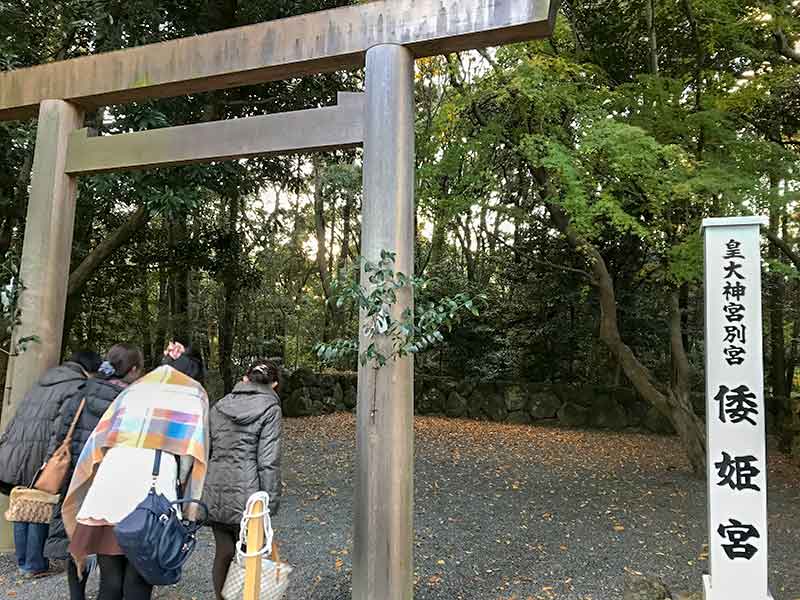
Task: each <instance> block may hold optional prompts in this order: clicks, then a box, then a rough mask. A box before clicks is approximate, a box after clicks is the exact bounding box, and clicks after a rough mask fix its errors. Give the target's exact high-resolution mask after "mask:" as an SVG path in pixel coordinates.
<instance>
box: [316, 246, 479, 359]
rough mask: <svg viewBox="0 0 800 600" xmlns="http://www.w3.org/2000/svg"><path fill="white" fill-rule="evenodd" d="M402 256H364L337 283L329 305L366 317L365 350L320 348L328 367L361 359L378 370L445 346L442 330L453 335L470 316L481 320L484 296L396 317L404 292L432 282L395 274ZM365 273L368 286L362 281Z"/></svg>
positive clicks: (354, 345) (351, 343) (460, 297)
mask: <svg viewBox="0 0 800 600" xmlns="http://www.w3.org/2000/svg"><path fill="white" fill-rule="evenodd" d="M396 257H397V254H396V253H395V252H392V251H390V250H382V251H381V256H380V260H378V261H377V262H373V261H369V260H366V259H365V258H363V257H359V260H358V261H357V263H356V265H355V266H354V267H353V268H351V270H350V273H349V274H348V276H347V277H343V278H342V279H341V280H339V281H336V282H333V284H332V291H333V294H332V297H331V299H330V300H329V301H330V302H335V303H336V307H337V308H342V307H344V306H345V305H351V306H354V307H356V308H358V309H359V311H361V312H362V314H363V315H364V319H363V322H362V329H361V331H362V333H363V335H364V336H365V338H366V339H367V341H368V343H367V344H366V346H367V347H366V349H364V350H363V351H361V352H360V353H359V346H358V340H357V339H338V340H334V341H332V342H328V343H320V344H317V345H316V346H315V348H314V349H315V351H316V353H317V356H318V357H319V359H320V360H321V361H322V362H323V363H333V362H335V361H337V360H341V359H343V358H346V357H348V356H352V355H354V354H358V360H359V363H360V364H361V365H362V366H365V365H367V364H371V366H372V367H373V368H375V369H379V368H381V367H383V366H384V365H386V363H388V362H389V361H391V360H396V359H398V358H402V357H404V356H407V355H409V354H418V353H420V352H423V351H425V350H428V349H429V348H431V347H433V346H435V345H437V344H439V343H441V342H443V341H444V334H443V331H452V329H453V327H454V326H455V325H457V324H458V323H460V322H461V321H462V320H463V319H464V318H465V317H466V316H467V315H468V314H472V315H474V316H479V315H480V310H479V304H485V303H486V297H485V296H484V295H483V294H479V295H476V296H474V297H473V296H470V295H469V294H463V293H462V294H457V295H455V296H452V297H444V298H441V299H439V300H437V301H435V302H425V303H420V304H419V305H418V306H417V310H416V311H412V310H411V308H406V309H405V310H403V312H402V313H401V315H400V318H399V319H398V318H395V317H394V316H393V313H394V310H393V309H394V306H395V304H397V300H398V294H399V293H400V292H401V290H403V289H406V288H410V289H411V290H412V291H413V292H414V293H415V294H416V293H417V292H422V291H424V290H425V289H426V288H427V287H428V286H429V285H430V284H431V282H432V280H431V279H430V278H426V277H409V276H408V275H406V274H405V273H402V272H400V271H396V270H395V260H396ZM360 267H361V268H363V270H364V273H365V276H366V279H367V282H368V285H367V286H364V285H361V284H360V283H359V282H358V281H359V279H358V270H359V268H360Z"/></svg>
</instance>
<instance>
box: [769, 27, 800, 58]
mask: <svg viewBox="0 0 800 600" xmlns="http://www.w3.org/2000/svg"><path fill="white" fill-rule="evenodd" d="M772 37H773V38H774V39H775V45H776V46H777V50H778V54H780V55H781V56H783V57H784V58H788V59H789V60H791V61H792V62H794V63H796V64H798V65H800V52H798V51H797V50H795V49H794V48H793V47H792V45H791V44H789V40H788V39H787V37H786V34H785V33H784V32H783V29H781V28H780V27H778V28H777V29H776V30H775V31H773V32H772Z"/></svg>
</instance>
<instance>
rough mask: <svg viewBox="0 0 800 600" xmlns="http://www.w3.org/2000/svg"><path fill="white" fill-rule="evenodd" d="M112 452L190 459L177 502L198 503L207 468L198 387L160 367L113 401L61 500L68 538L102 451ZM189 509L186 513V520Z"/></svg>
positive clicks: (204, 408) (204, 413)
mask: <svg viewBox="0 0 800 600" xmlns="http://www.w3.org/2000/svg"><path fill="white" fill-rule="evenodd" d="M115 446H126V447H129V448H149V449H152V450H158V449H160V450H164V451H165V452H169V453H171V454H174V455H176V456H191V457H193V458H194V465H193V467H192V472H191V477H190V478H189V481H188V482H187V483H186V487H185V489H184V493H183V496H184V497H185V498H191V499H195V500H200V498H201V496H202V494H203V482H204V481H205V477H206V468H207V466H208V397H207V396H206V392H205V390H204V389H203V386H201V385H200V384H199V383H197V382H196V381H195V380H194V379H191V378H190V377H187V376H186V375H184V374H183V373H181V372H180V371H176V370H175V369H173V368H172V367H169V366H163V367H159V368H157V369H155V370H154V371H151V372H150V373H148V374H147V375H145V376H144V377H142V378H141V379H139V380H138V381H137V382H136V383H134V384H133V385H131V386H130V387H129V388H127V389H126V390H124V391H123V392H122V393H121V394H120V395H119V396H117V398H116V400H114V402H113V403H112V404H111V406H109V407H108V410H106V413H105V414H104V415H103V418H102V419H100V422H99V423H98V424H97V427H95V429H94V431H93V432H92V435H91V436H90V437H89V440H88V441H87V442H86V445H85V446H84V447H83V450H82V451H81V455H80V458H79V459H78V464H77V465H76V467H75V473H74V475H73V476H72V481H71V482H70V486H69V491H68V492H67V495H66V497H65V499H64V505H63V508H62V514H63V517H64V527H65V528H66V530H67V534H68V535H69V536H70V537H72V534H73V532H74V531H75V526H76V520H77V516H78V512H79V511H80V507H81V504H82V503H83V499H84V498H85V497H86V493H87V492H88V490H89V488H90V487H91V484H92V481H93V480H94V475H95V473H96V472H97V467H98V465H99V464H100V462H101V461H102V460H103V457H104V456H105V453H106V451H107V450H108V449H109V448H114V447H115ZM195 506H196V505H194V504H193V505H191V506H190V509H189V510H187V513H189V515H188V516H189V517H190V518H191V516H192V511H191V508H192V507H195Z"/></svg>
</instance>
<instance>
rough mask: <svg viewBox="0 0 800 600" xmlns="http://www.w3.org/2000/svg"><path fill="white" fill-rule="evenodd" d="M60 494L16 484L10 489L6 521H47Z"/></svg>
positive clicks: (51, 515)
mask: <svg viewBox="0 0 800 600" xmlns="http://www.w3.org/2000/svg"><path fill="white" fill-rule="evenodd" d="M60 498H61V496H59V495H58V494H49V493H47V492H43V491H41V490H36V489H33V488H28V487H25V486H17V487H15V488H14V489H13V490H11V497H10V498H9V506H8V510H7V511H6V514H5V517H6V521H9V522H12V523H49V522H50V519H51V518H52V517H53V507H54V506H55V505H56V504H58V501H59V499H60Z"/></svg>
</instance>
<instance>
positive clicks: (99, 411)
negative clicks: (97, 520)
mask: <svg viewBox="0 0 800 600" xmlns="http://www.w3.org/2000/svg"><path fill="white" fill-rule="evenodd" d="M123 389H124V388H123V387H122V386H121V385H118V384H117V383H113V382H111V381H107V380H104V379H89V380H88V381H87V382H86V383H84V384H83V385H82V386H81V387H80V388H78V390H77V391H76V392H75V393H74V394H73V395H72V396H70V397H69V398H68V399H67V401H66V402H64V405H63V406H62V407H61V412H60V413H59V415H58V421H57V422H56V432H55V434H53V437H52V438H51V439H50V446H49V451H48V452H49V454H52V453H53V452H55V450H56V448H58V447H59V446H60V445H61V442H63V441H64V438H65V437H67V431H68V430H69V426H70V425H71V424H72V420H73V419H74V418H75V413H76V412H77V411H78V407H79V406H80V404H81V400H83V399H84V398H86V406H85V407H84V409H83V412H82V413H81V417H80V419H78V423H77V424H76V426H75V432H74V433H73V434H72V444H70V455H71V458H72V464H71V465H70V468H69V472H68V473H67V476H66V477H65V478H64V485H63V487H62V488H61V499H62V500H63V499H64V496H66V494H67V490H68V489H69V482H70V480H71V479H72V472H73V471H74V470H75V465H76V464H77V462H78V457H79V456H80V455H81V450H83V447H84V445H86V441H87V440H88V439H89V436H90V435H92V431H94V428H95V427H96V426H97V423H98V422H99V421H100V418H101V417H102V416H103V414H104V413H105V412H106V409H107V408H108V407H109V406H111V403H112V402H113V401H114V399H115V398H116V397H117V396H118V395H119V393H120V392H121V391H122V390H123ZM49 454H48V456H49ZM67 546H69V539H67V532H66V531H65V530H64V521H63V520H62V518H61V504H57V505H56V506H55V508H54V509H53V519H52V520H51V521H50V534H49V535H48V536H47V542H46V543H45V546H44V555H45V556H46V557H47V558H51V559H56V560H65V559H67V558H68V556H69V554H68V553H67Z"/></svg>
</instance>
